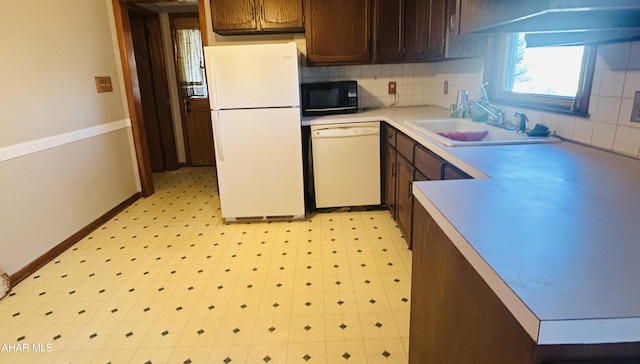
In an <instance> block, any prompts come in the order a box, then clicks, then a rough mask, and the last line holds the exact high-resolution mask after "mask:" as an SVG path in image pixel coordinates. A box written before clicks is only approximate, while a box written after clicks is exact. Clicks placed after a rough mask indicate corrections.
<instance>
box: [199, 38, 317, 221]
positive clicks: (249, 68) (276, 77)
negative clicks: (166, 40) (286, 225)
mask: <svg viewBox="0 0 640 364" xmlns="http://www.w3.org/2000/svg"><path fill="white" fill-rule="evenodd" d="M204 52H205V65H206V71H207V81H208V87H209V100H210V104H211V120H212V123H213V136H214V144H215V145H214V146H215V152H216V169H217V176H218V188H219V193H220V204H221V208H222V217H223V218H224V220H225V221H252V220H282V219H301V218H304V216H305V207H304V179H303V172H302V137H301V123H300V120H301V119H300V118H301V116H300V91H299V90H300V86H299V76H298V48H297V46H296V43H294V42H291V43H281V44H259V45H224V46H208V47H205V48H204Z"/></svg>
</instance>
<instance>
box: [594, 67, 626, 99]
mask: <svg viewBox="0 0 640 364" xmlns="http://www.w3.org/2000/svg"><path fill="white" fill-rule="evenodd" d="M625 75H626V72H625V71H624V70H622V71H615V70H603V71H602V79H601V80H600V88H599V90H598V95H600V96H614V97H621V96H622V90H623V89H624V83H625Z"/></svg>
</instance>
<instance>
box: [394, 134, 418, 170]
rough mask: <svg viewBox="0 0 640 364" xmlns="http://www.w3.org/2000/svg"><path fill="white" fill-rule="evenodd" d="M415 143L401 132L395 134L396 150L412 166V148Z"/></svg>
mask: <svg viewBox="0 0 640 364" xmlns="http://www.w3.org/2000/svg"><path fill="white" fill-rule="evenodd" d="M415 144H416V143H415V142H414V141H413V139H411V138H409V137H408V136H406V135H405V134H403V133H402V132H397V133H396V149H397V150H398V152H399V153H400V154H402V155H403V156H404V157H405V158H407V160H408V161H409V163H412V164H413V146H414V145H415Z"/></svg>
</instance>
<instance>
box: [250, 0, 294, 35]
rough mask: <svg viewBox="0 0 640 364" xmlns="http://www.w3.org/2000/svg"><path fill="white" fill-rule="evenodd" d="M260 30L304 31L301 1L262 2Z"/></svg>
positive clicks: (276, 0) (268, 0) (273, 0)
mask: <svg viewBox="0 0 640 364" xmlns="http://www.w3.org/2000/svg"><path fill="white" fill-rule="evenodd" d="M258 13H259V18H260V28H261V29H262V30H265V31H275V30H278V31H291V32H295V31H300V32H302V31H304V22H303V20H302V18H303V13H302V1H301V0H261V1H260V9H259V11H258Z"/></svg>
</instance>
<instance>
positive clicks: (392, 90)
mask: <svg viewBox="0 0 640 364" xmlns="http://www.w3.org/2000/svg"><path fill="white" fill-rule="evenodd" d="M397 90H398V84H397V83H396V81H389V95H395V94H396V92H397Z"/></svg>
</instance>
